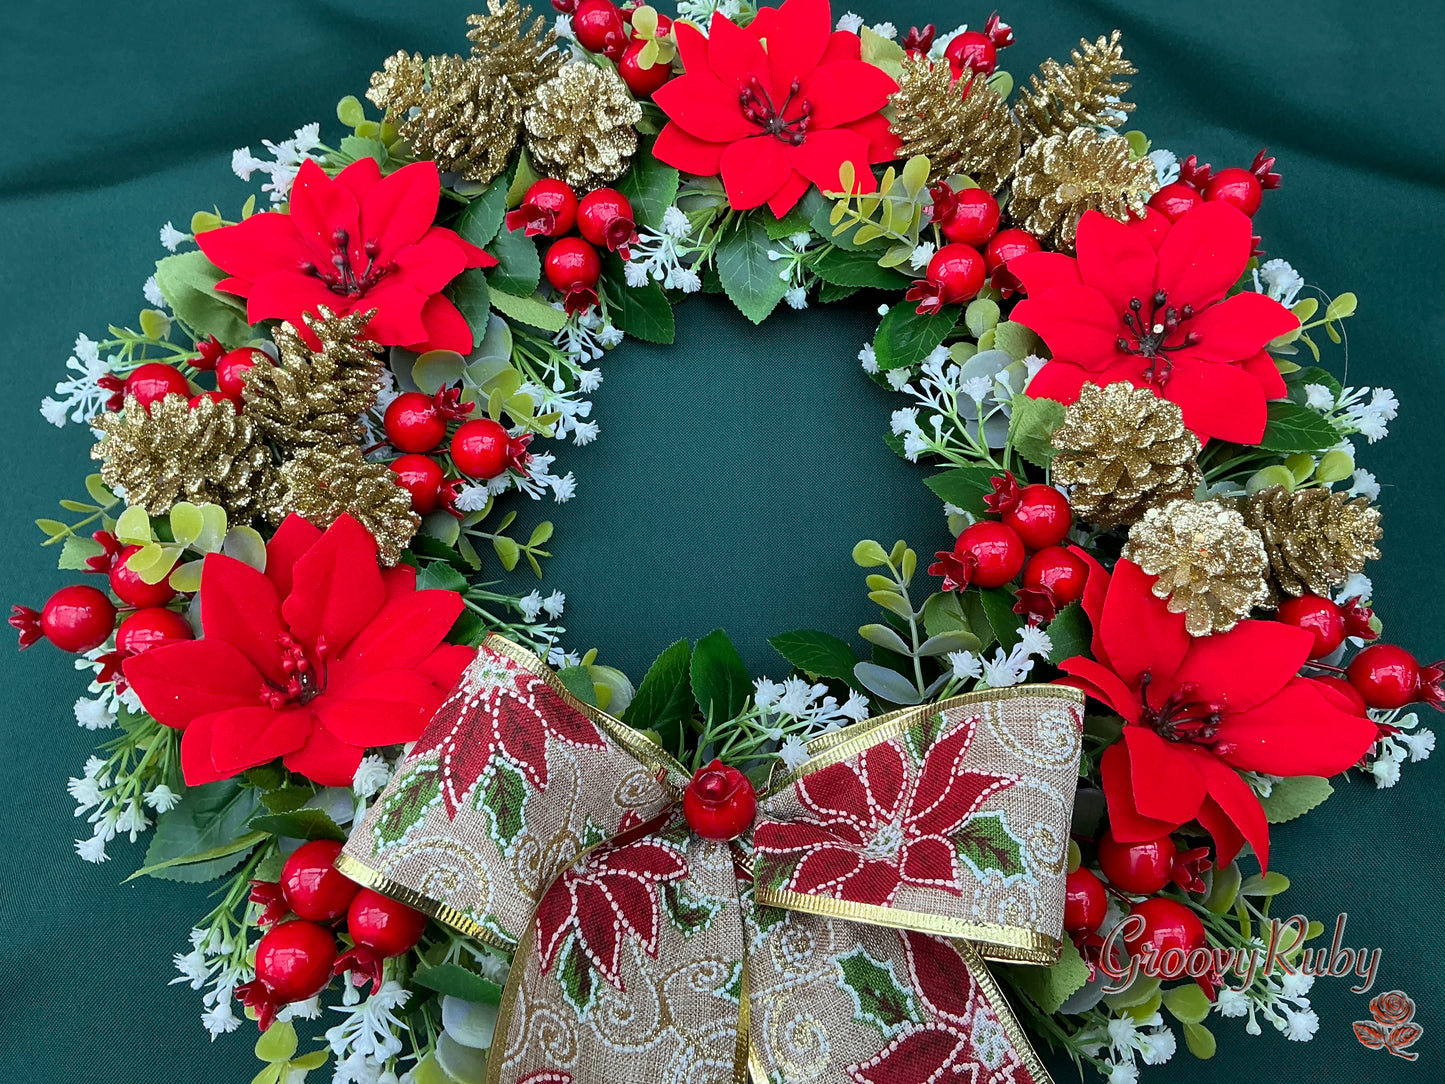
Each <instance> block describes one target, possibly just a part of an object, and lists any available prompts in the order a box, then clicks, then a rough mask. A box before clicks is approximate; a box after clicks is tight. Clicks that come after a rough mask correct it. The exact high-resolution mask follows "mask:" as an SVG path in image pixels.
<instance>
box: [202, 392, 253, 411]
mask: <svg viewBox="0 0 1445 1084" xmlns="http://www.w3.org/2000/svg"><path fill="white" fill-rule="evenodd" d="M208 399H209V400H210V401H211V402H213V403H229V404H230V406H231V409H232V410H235V411H238V412H239V411H240V409H241V404H240V403H238V402H236V400H234V399H232V398H231V397H230V396H229V395H227V394H226V393H225V392H223V391H203V392H201V394H200V395H192V396H191V402H190V407H191V409H192V410H195V409H196V407H198V406H200V405H201V404H202V403H204V402H205V401H206V400H208Z"/></svg>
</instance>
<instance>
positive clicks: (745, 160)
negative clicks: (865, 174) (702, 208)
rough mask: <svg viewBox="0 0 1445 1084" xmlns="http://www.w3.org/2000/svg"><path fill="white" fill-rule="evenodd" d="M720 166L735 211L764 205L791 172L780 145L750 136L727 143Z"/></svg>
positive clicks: (774, 140)
mask: <svg viewBox="0 0 1445 1084" xmlns="http://www.w3.org/2000/svg"><path fill="white" fill-rule="evenodd" d="M723 21H724V22H726V20H723ZM670 85H671V84H669V86H670ZM721 165H722V179H723V187H724V188H726V189H727V194H728V203H729V204H730V205H731V206H732V207H733V209H734V210H738V211H747V210H751V209H752V208H754V207H761V206H762V205H763V204H764V203H767V202H768V198H769V197H770V196H772V194H773V193H774V192H776V191H777V190H778V189H779V188H781V187H783V185H785V184H786V183H787V181H788V177H789V176H790V175H791V174H792V172H793V167H792V166H791V165H790V164H789V162H788V156H787V155H786V154H785V153H784V151H783V145H782V144H781V143H779V142H778V141H777V140H776V139H774V138H773V137H772V136H753V137H752V138H751V139H743V140H739V141H738V142H736V143H729V144H728V146H727V148H726V149H725V150H724V151H723V152H722V159H721Z"/></svg>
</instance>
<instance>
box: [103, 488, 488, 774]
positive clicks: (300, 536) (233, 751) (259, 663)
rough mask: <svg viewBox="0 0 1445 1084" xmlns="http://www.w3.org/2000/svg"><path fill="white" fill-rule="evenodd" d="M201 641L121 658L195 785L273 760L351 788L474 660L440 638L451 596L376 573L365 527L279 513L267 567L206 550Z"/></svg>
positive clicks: (400, 575)
mask: <svg viewBox="0 0 1445 1084" xmlns="http://www.w3.org/2000/svg"><path fill="white" fill-rule="evenodd" d="M199 598H200V606H201V628H202V632H203V635H202V636H201V638H200V639H199V640H188V641H185V642H181V643H174V644H167V645H165V646H162V647H158V648H153V649H152V650H150V651H147V652H145V653H144V654H142V655H136V656H134V657H132V658H129V659H127V660H126V662H125V676H126V680H127V681H129V682H130V684H131V687H132V688H133V689H134V690H135V692H136V695H137V696H139V697H140V701H141V703H142V704H143V705H144V706H145V709H146V711H148V712H150V713H151V714H152V715H154V716H155V717H156V719H157V720H158V721H159V722H161V723H164V724H165V725H166V726H172V727H176V728H178V729H180V730H183V731H184V735H183V737H182V738H181V768H182V771H183V772H184V774H185V778H186V783H187V784H188V785H191V786H195V785H197V784H200V783H210V782H212V781H214V780H217V779H224V778H226V777H227V776H232V775H235V774H236V773H237V772H241V771H245V770H246V769H247V768H254V767H256V766H257V765H259V764H266V763H269V762H270V761H272V760H275V759H276V758H277V757H282V758H284V760H285V763H286V767H288V768H290V769H291V770H292V771H294V772H299V773H300V774H302V775H304V776H306V777H307V778H308V779H311V780H312V781H313V782H316V783H320V784H322V785H323V786H336V787H339V786H350V784H351V779H352V776H354V775H355V774H356V767H357V765H358V764H360V763H361V756H362V753H363V752H364V751H365V750H366V749H367V748H369V747H374V746H380V745H395V744H397V743H400V742H408V741H413V740H415V738H416V737H417V735H419V734H420V733H421V732H422V728H423V727H424V726H426V723H427V720H428V719H430V718H431V715H432V712H433V711H435V710H436V708H437V706H438V705H439V704H440V703H441V702H442V699H443V698H444V697H445V696H446V693H447V691H448V690H449V689H450V688H451V687H452V685H454V684H455V683H456V680H457V678H458V677H460V676H461V672H462V670H463V669H465V668H466V665H467V663H468V662H470V661H471V659H472V656H473V654H474V652H473V650H472V649H471V648H469V647H460V646H457V645H455V644H445V643H443V642H442V641H443V639H444V638H445V637H446V634H447V632H448V631H449V630H450V629H451V627H452V624H453V622H455V621H456V619H457V617H458V615H460V614H461V612H462V599H461V596H460V595H458V594H457V593H456V592H455V591H418V590H417V589H416V570H415V569H414V568H410V567H407V566H404V565H402V566H398V567H396V568H389V569H386V570H385V571H383V570H382V569H381V568H379V567H378V565H377V561H376V542H375V541H374V540H373V539H372V537H371V535H370V534H369V533H367V531H366V528H364V527H362V526H361V524H359V523H357V522H356V520H354V519H352V518H351V517H350V516H342V517H341V518H340V519H338V520H337V521H336V522H335V523H333V524H332V525H331V526H330V527H329V528H328V529H327V530H326V531H325V532H324V533H323V532H322V531H320V530H318V529H317V528H315V527H313V526H312V525H311V524H310V523H307V522H306V521H305V520H304V519H301V518H300V517H299V516H288V517H287V518H286V520H285V522H284V523H282V524H281V526H280V528H279V529H278V530H277V531H276V534H275V536H274V537H273V538H272V539H271V541H270V542H269V543H268V544H267V546H266V571H265V573H261V572H257V571H256V570H255V569H254V568H252V567H251V566H250V565H246V564H242V563H241V562H240V561H237V560H235V559H234V558H231V557H226V556H224V555H222V554H215V553H213V554H210V555H209V556H207V557H206V563H205V566H204V567H203V569H202V571H201V590H200V596H199Z"/></svg>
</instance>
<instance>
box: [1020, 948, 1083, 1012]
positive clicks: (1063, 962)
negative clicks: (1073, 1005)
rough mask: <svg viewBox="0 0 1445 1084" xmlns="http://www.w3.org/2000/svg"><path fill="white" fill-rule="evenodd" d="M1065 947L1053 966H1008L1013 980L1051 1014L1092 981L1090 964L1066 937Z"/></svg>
mask: <svg viewBox="0 0 1445 1084" xmlns="http://www.w3.org/2000/svg"><path fill="white" fill-rule="evenodd" d="M1062 949H1063V951H1061V952H1060V953H1059V962H1058V963H1056V964H1054V966H1053V967H1011V968H1009V978H1010V980H1011V981H1012V982H1013V984H1014V985H1015V986H1017V987H1018V988H1019V989H1020V990H1022V991H1023V992H1024V994H1025V995H1026V996H1027V997H1028V999H1029V1000H1030V1001H1032V1002H1033V1003H1034V1004H1035V1005H1037V1006H1038V1007H1039V1008H1040V1009H1042V1010H1043V1011H1044V1013H1045V1014H1048V1015H1053V1014H1054V1013H1056V1012H1058V1011H1059V1006H1060V1005H1062V1004H1063V1003H1064V1002H1065V1001H1067V1000H1068V999H1069V998H1070V997H1071V996H1072V995H1073V994H1074V993H1076V992H1077V991H1079V990H1081V989H1083V986H1084V984H1085V983H1086V982H1088V981H1089V965H1088V964H1086V963H1085V962H1084V958H1083V957H1082V956H1080V955H1079V950H1078V949H1077V948H1075V947H1074V942H1073V941H1072V940H1070V939H1069V938H1067V937H1065V938H1064V939H1063V946H1062Z"/></svg>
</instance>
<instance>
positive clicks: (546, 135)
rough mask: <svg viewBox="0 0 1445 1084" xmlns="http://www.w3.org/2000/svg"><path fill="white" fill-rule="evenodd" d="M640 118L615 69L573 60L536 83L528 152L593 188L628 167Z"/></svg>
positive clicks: (547, 169) (548, 168) (543, 168)
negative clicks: (537, 84)
mask: <svg viewBox="0 0 1445 1084" xmlns="http://www.w3.org/2000/svg"><path fill="white" fill-rule="evenodd" d="M641 120H642V106H640V105H638V104H637V102H636V101H635V100H634V99H633V97H632V95H631V93H629V92H628V90H627V85H626V84H625V83H623V81H622V78H621V76H619V75H618V74H617V72H616V71H614V70H613V69H611V68H599V67H597V66H596V65H594V64H587V63H583V62H580V61H573V62H572V63H570V64H565V65H563V66H562V69H561V71H559V72H558V73H557V74H556V75H554V76H553V77H552V78H551V79H549V80H547V82H545V83H543V84H542V85H541V86H540V87H538V88H537V98H536V101H534V102H533V103H532V104H531V106H530V107H529V108H528V109H527V113H526V117H525V121H524V123H525V125H526V129H527V151H528V153H529V154H530V155H531V156H532V164H533V165H534V166H536V167H537V169H538V170H539V171H540V172H542V173H544V174H545V175H547V176H549V177H557V178H559V179H561V180H564V181H566V182H567V183H568V184H570V185H571V186H572V187H573V188H576V189H578V190H579V191H583V190H585V191H591V190H592V189H594V188H600V187H601V186H603V185H605V184H609V183H611V182H612V181H615V180H617V178H619V177H621V176H622V175H623V174H624V173H626V172H627V167H628V166H629V165H630V164H631V162H632V156H633V154H635V153H636V152H637V127H636V126H637V124H638V123H639V122H640V121H641Z"/></svg>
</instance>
